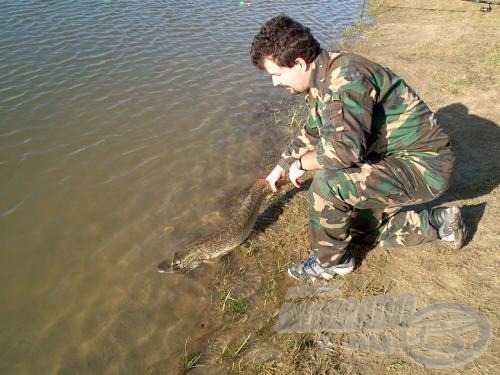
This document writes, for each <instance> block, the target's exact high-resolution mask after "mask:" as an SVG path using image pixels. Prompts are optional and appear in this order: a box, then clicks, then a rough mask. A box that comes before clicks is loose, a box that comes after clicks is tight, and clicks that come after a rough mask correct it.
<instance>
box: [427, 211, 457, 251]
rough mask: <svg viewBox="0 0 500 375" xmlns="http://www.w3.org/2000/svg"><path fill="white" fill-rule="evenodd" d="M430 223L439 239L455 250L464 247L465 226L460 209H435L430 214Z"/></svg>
mask: <svg viewBox="0 0 500 375" xmlns="http://www.w3.org/2000/svg"><path fill="white" fill-rule="evenodd" d="M429 221H430V223H431V225H432V226H433V227H434V228H436V229H437V231H438V237H439V239H441V240H443V241H445V242H447V243H448V244H449V245H450V246H451V247H452V248H453V249H455V250H458V249H460V248H461V247H462V246H463V245H464V240H465V225H464V221H463V219H462V215H461V213H460V208H458V207H456V206H453V207H436V208H433V209H432V210H431V211H430V213H429Z"/></svg>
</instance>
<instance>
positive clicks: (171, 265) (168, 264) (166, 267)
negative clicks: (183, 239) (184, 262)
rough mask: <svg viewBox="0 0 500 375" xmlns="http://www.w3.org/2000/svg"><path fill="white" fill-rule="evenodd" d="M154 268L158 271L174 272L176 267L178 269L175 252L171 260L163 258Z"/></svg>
mask: <svg viewBox="0 0 500 375" xmlns="http://www.w3.org/2000/svg"><path fill="white" fill-rule="evenodd" d="M156 269H157V270H158V272H160V273H174V272H175V271H176V270H177V269H179V264H178V261H177V252H175V253H174V256H173V257H172V260H171V261H169V260H167V259H165V260H164V261H163V262H161V263H160V264H158V265H157V266H156Z"/></svg>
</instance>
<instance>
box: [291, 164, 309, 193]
mask: <svg viewBox="0 0 500 375" xmlns="http://www.w3.org/2000/svg"><path fill="white" fill-rule="evenodd" d="M304 173H306V171H305V170H303V169H302V168H301V167H300V160H296V161H295V162H294V163H293V164H292V165H291V166H290V169H289V170H288V178H289V179H290V181H291V182H292V184H293V185H294V186H295V187H296V188H300V184H301V183H302V180H301V177H302V176H303V175H304Z"/></svg>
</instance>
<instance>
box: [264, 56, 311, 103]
mask: <svg viewBox="0 0 500 375" xmlns="http://www.w3.org/2000/svg"><path fill="white" fill-rule="evenodd" d="M264 69H265V70H266V72H267V73H269V74H270V75H271V78H272V80H273V86H275V87H282V88H284V89H286V90H288V92H290V94H292V95H298V94H300V93H303V92H305V91H307V90H309V77H310V75H311V69H310V64H307V63H306V62H305V61H304V60H303V59H301V58H298V59H296V63H295V65H294V66H292V67H291V68H289V67H286V66H285V67H283V66H279V65H278V64H276V63H275V62H274V61H273V60H272V59H271V57H266V58H265V60H264Z"/></svg>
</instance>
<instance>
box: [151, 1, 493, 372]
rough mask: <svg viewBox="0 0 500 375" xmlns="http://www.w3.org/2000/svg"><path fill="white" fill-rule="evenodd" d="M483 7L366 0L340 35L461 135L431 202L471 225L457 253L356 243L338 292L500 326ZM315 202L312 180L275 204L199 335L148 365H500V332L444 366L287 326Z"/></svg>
mask: <svg viewBox="0 0 500 375" xmlns="http://www.w3.org/2000/svg"><path fill="white" fill-rule="evenodd" d="M450 5H452V6H453V8H450ZM480 7H481V6H480V4H478V3H474V2H464V1H456V2H454V3H451V2H449V1H444V0H441V1H430V0H425V1H424V0H410V1H395V0H390V1H389V0H382V1H378V2H374V1H372V2H371V3H370V5H369V7H368V8H369V10H370V13H371V14H372V15H371V16H370V17H372V18H373V19H374V20H375V23H374V24H371V23H370V24H360V25H358V26H354V28H353V29H352V30H348V31H347V32H346V35H345V38H344V40H343V41H341V43H339V44H340V45H342V47H343V49H346V50H348V51H351V52H355V53H359V54H362V55H364V56H366V57H368V58H370V59H372V60H374V61H376V62H378V63H380V64H382V65H385V66H389V67H390V68H391V69H392V70H394V71H395V72H396V73H398V74H399V75H400V76H401V77H402V78H404V79H405V80H406V81H407V82H408V83H409V84H410V86H411V87H413V88H414V89H415V90H416V91H417V92H418V93H419V94H420V95H421V96H422V97H423V99H424V101H425V102H426V103H427V104H428V105H429V107H430V108H431V109H432V110H433V111H434V112H435V113H436V116H437V118H438V121H439V122H440V123H441V124H442V126H443V128H444V129H445V131H446V132H447V133H448V134H449V135H450V138H451V140H452V142H453V144H454V148H455V153H456V156H457V165H456V173H455V178H454V182H453V185H452V187H451V188H450V190H449V191H448V192H447V193H446V194H445V195H444V196H443V197H441V198H439V199H438V200H436V201H434V202H432V204H433V205H437V204H440V205H452V204H454V205H458V206H460V207H462V210H463V213H464V217H465V221H466V225H467V226H468V228H469V233H468V238H467V241H466V246H465V247H464V248H463V249H462V250H460V251H458V252H456V251H452V250H450V249H448V248H447V247H446V245H443V244H441V243H439V242H436V243H430V244H425V245H422V246H418V247H413V248H398V249H383V248H380V247H376V248H375V249H372V250H371V251H369V252H366V251H365V250H366V249H363V248H358V247H355V253H356V258H357V260H358V263H359V266H358V267H357V268H356V270H355V271H354V272H353V273H352V274H349V275H347V276H345V277H343V278H337V279H335V281H334V282H333V284H332V283H330V284H329V285H330V287H331V286H332V285H334V286H336V287H335V288H336V289H335V290H336V291H335V292H334V293H333V294H331V295H330V297H331V298H333V299H349V298H354V299H356V300H357V301H364V300H365V299H366V298H367V297H369V298H378V297H377V296H380V298H382V296H386V297H387V298H393V297H397V296H401V295H405V294H410V295H411V296H413V297H414V299H415V303H416V305H417V308H418V309H421V308H425V306H429V305H432V304H435V303H443V302H446V303H455V304H467V305H470V306H472V308H474V309H477V311H480V312H481V314H482V316H484V317H485V319H486V320H487V321H488V322H489V324H490V325H491V329H492V332H498V329H499V328H500V322H499V320H500V318H499V317H498V314H497V313H496V310H497V308H498V304H497V300H498V299H497V296H498V294H499V292H500V288H499V284H500V281H499V278H498V276H497V275H498V265H499V264H500V254H499V248H500V240H499V239H500V235H499V231H498V229H497V225H496V224H497V222H498V221H499V220H500V207H499V204H498V201H497V199H496V197H497V192H498V190H499V188H498V184H499V182H500V174H499V172H498V171H497V169H498V168H497V167H498V166H497V164H498V160H500V155H499V152H498V151H496V150H497V149H498V143H497V141H498V140H499V135H498V134H499V132H498V126H499V123H500V96H499V92H500V74H499V72H500V61H499V60H500V58H499V56H500V43H499V42H498V41H499V40H500V31H499V30H498V27H497V26H496V25H498V24H500V7H499V6H493V8H494V10H493V11H492V12H489V13H483V12H481V11H480ZM365 13H366V10H365ZM290 111H292V112H293V111H295V112H294V114H293V118H296V113H297V112H296V109H295V110H294V109H290V108H289V109H288V113H287V114H286V117H287V118H290ZM285 112H286V111H285ZM296 126H300V123H296ZM307 200H308V198H307V189H299V190H298V189H291V190H289V191H288V192H286V193H285V194H284V195H281V196H279V197H272V198H271V199H270V200H269V201H267V202H265V204H264V205H263V206H264V207H269V206H270V207H271V208H270V209H268V210H269V211H270V212H271V217H272V219H271V221H272V223H271V224H267V223H266V224H265V225H263V228H261V229H260V230H257V231H256V233H254V234H253V235H251V237H250V239H249V240H247V241H246V242H245V243H244V244H243V245H241V246H240V247H239V248H237V249H235V250H234V251H233V252H232V253H231V255H230V256H229V257H226V258H224V259H223V260H222V262H221V263H223V264H222V265H221V266H219V267H220V271H219V273H218V276H217V282H216V291H214V292H213V293H212V296H211V299H212V306H211V309H210V310H211V311H209V312H208V314H207V315H209V317H207V322H204V323H203V324H204V326H203V327H204V328H203V330H202V332H201V333H200V335H199V337H193V338H192V340H191V339H189V340H187V341H186V345H185V348H184V352H183V353H177V356H175V357H172V358H170V359H169V360H168V361H162V362H161V363H158V364H157V365H155V366H154V367H153V368H151V369H150V373H161V370H163V371H164V369H165V366H167V368H172V367H174V368H175V369H176V370H177V371H178V372H180V373H187V372H189V373H190V374H210V373H214V374H219V373H240V372H243V373H265V374H289V373H315V374H316V373H320V374H330V373H332V374H333V373H341V374H356V373H373V374H385V373H395V374H405V373H412V374H428V373H437V372H438V371H439V373H448V374H454V373H456V372H457V371H460V372H461V373H466V374H477V373H494V372H495V371H494V370H495V369H496V368H498V366H499V365H500V364H499V363H498V360H497V356H496V355H495V353H498V352H499V351H500V342H499V339H498V338H497V337H494V336H493V337H492V338H491V342H489V344H488V346H487V348H485V351H484V353H480V354H481V355H479V356H477V357H475V358H473V359H471V360H470V361H469V362H464V364H461V365H459V366H455V367H454V366H453V363H450V364H449V365H448V367H444V368H443V369H441V370H436V369H433V368H429V367H425V366H423V365H422V364H421V363H420V364H419V363H418V362H415V361H412V359H411V358H409V357H408V356H407V355H405V352H404V351H403V350H402V348H401V347H400V346H398V345H396V347H395V348H393V349H394V350H392V351H390V352H387V353H386V352H380V351H378V352H377V351H376V350H363V347H362V345H361V348H360V347H358V348H357V349H356V350H353V349H352V345H351V346H349V344H352V338H351V341H349V340H350V338H349V336H350V335H349V334H348V333H345V332H343V333H342V332H340V333H339V332H337V333H333V334H323V333H277V332H276V324H277V321H278V319H279V318H280V316H282V315H283V314H282V312H283V310H282V308H283V306H284V305H285V303H286V301H287V300H289V293H290V290H292V289H291V288H295V289H293V290H296V288H297V287H300V286H301V285H304V284H300V283H298V282H295V281H293V280H291V279H289V278H288V276H287V274H286V269H287V266H288V265H289V264H291V263H292V262H296V261H298V260H301V259H303V258H304V257H307V255H308V253H309V244H308V235H307ZM258 228H259V227H258ZM309 285H312V284H309ZM316 285H317V284H316ZM327 287H328V286H327ZM303 297H304V296H303ZM304 298H306V299H307V294H306V295H305V297H304ZM394 337H398V335H397V334H395V333H394ZM364 349H366V347H365V348H364ZM368 349H369V348H368ZM176 364H177V365H178V367H177V368H176V367H175V366H176Z"/></svg>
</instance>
